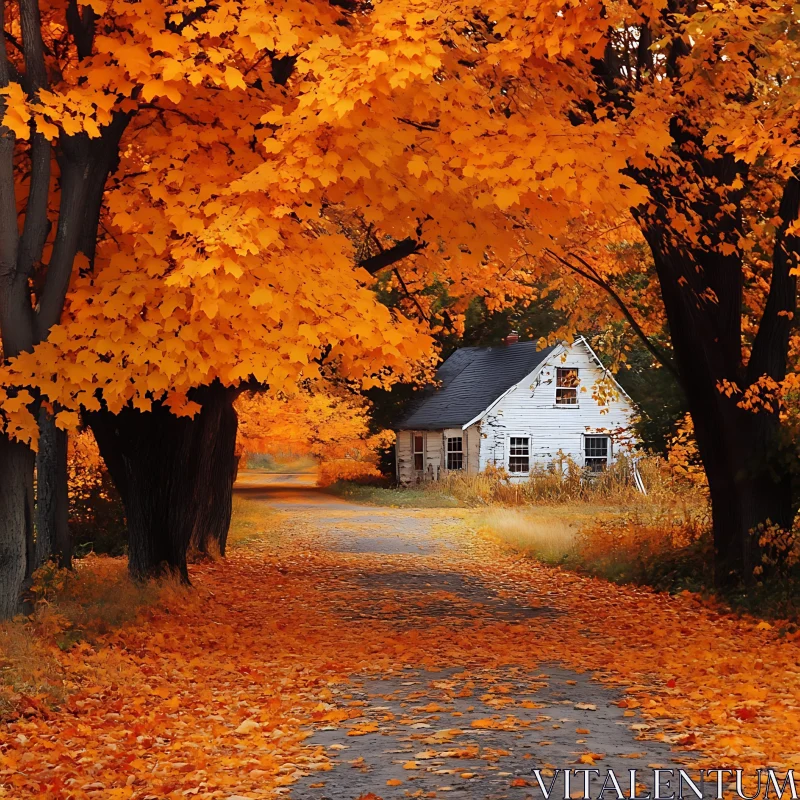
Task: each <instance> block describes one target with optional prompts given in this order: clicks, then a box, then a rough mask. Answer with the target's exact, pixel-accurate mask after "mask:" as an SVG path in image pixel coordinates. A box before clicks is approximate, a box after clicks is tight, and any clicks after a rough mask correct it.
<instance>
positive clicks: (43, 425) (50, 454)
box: [36, 408, 72, 567]
mask: <svg viewBox="0 0 800 800" xmlns="http://www.w3.org/2000/svg"><path fill="white" fill-rule="evenodd" d="M50 558H54V559H55V560H56V561H57V562H58V564H59V566H61V567H70V566H72V546H71V541H70V535H69V493H68V480H67V432H66V431H62V430H61V429H60V428H57V427H56V424H55V418H54V417H53V415H52V414H51V413H50V412H49V411H48V410H47V409H46V408H42V409H40V410H39V450H38V452H37V453H36V566H37V567H38V566H41V565H42V564H44V562H45V561H47V560H48V559H50Z"/></svg>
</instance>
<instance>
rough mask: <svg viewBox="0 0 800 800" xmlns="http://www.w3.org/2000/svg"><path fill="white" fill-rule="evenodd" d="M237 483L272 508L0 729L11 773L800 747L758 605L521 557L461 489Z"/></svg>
mask: <svg viewBox="0 0 800 800" xmlns="http://www.w3.org/2000/svg"><path fill="white" fill-rule="evenodd" d="M244 497H245V498H246V499H245V500H244V501H243V502H245V503H246V504H247V505H248V506H249V512H248V518H249V519H251V520H252V519H254V518H255V519H258V514H254V511H256V510H257V509H259V508H263V509H264V520H265V522H264V529H263V530H250V531H249V532H248V535H247V537H246V542H245V543H244V544H243V545H242V546H240V547H238V548H235V549H234V550H233V551H232V553H231V554H230V557H229V558H228V559H227V561H226V562H224V563H215V564H203V565H198V566H195V567H194V569H193V572H192V577H193V581H194V585H195V589H194V591H193V592H191V593H189V594H183V595H181V594H178V595H175V598H174V599H173V600H172V601H171V602H169V603H168V604H167V605H165V606H160V607H157V608H156V609H155V610H153V611H151V612H149V613H148V614H147V615H146V616H145V617H143V618H141V620H140V621H138V622H136V623H134V624H132V625H128V626H126V627H125V628H123V629H122V630H120V631H117V632H116V633H113V634H110V635H108V636H107V637H106V638H105V639H104V640H103V641H102V642H100V643H98V644H96V645H94V646H92V645H89V644H86V643H83V644H79V645H77V646H75V647H74V648H72V649H71V650H69V651H68V652H66V653H64V654H62V655H60V656H59V657H60V659H61V660H62V663H63V665H64V669H65V672H66V675H67V677H68V680H69V682H70V683H71V684H72V685H71V687H70V688H71V692H70V693H69V694H68V699H67V700H66V701H65V702H64V704H63V705H62V706H61V707H59V708H57V709H54V710H53V709H47V708H46V707H45V706H44V705H43V704H42V703H37V702H36V701H35V698H34V699H32V700H31V702H30V704H29V705H28V706H27V707H26V708H25V709H24V713H23V715H22V716H21V717H20V718H19V719H17V720H14V721H11V722H10V723H8V724H7V725H6V726H5V727H4V728H2V729H0V785H2V786H3V787H4V792H5V795H4V796H7V797H9V798H15V799H16V798H32V797H36V798H56V797H58V798H76V799H77V798H103V799H105V798H112V799H117V800H119V799H120V798H183V797H190V798H191V797H197V798H209V797H220V798H239V799H241V798H259V797H273V796H276V794H286V795H289V796H291V797H292V798H302V799H303V800H304V799H305V798H315V799H317V800H322V798H332V800H340V798H341V799H342V800H349V799H350V798H356V797H358V796H359V795H361V794H366V793H370V792H371V793H373V794H374V795H376V796H378V797H382V798H385V799H386V800H388V798H404V797H409V796H412V797H414V796H416V797H439V796H442V797H444V796H449V793H451V794H453V795H454V796H462V797H470V798H503V797H508V798H520V799H521V798H525V797H528V796H531V797H540V796H541V795H540V793H539V791H538V789H537V788H536V787H535V783H534V778H533V776H532V775H531V770H532V769H533V768H534V767H543V768H544V769H545V770H549V769H553V768H557V767H561V768H566V767H585V766H587V765H590V766H596V767H598V768H600V769H604V768H605V767H608V766H613V767H614V768H615V771H617V773H618V774H621V773H624V774H627V769H629V768H632V767H638V768H644V769H647V768H648V767H649V766H651V765H654V764H655V765H663V766H673V767H674V766H678V765H681V764H686V763H691V764H693V765H694V766H702V765H703V764H705V765H720V764H725V765H733V766H744V767H746V766H778V765H780V766H787V765H788V766H791V765H792V764H796V763H797V762H798V760H800V752H798V751H800V740H798V738H797V735H796V719H797V715H798V711H799V710H800V666H798V661H799V660H800V650H798V642H797V639H796V638H793V637H791V636H784V637H780V636H779V635H778V633H779V632H778V631H777V630H776V629H774V628H769V626H767V625H766V623H757V622H755V621H747V620H741V619H737V618H734V617H733V616H730V615H727V614H725V613H723V612H721V611H720V610H715V609H714V608H711V607H709V606H707V605H703V604H702V603H700V602H699V601H698V600H697V599H696V598H694V597H691V596H681V597H675V598H670V597H667V596H663V595H656V594H653V593H650V592H647V591H644V590H640V589H634V588H620V587H619V586H615V585H611V584H607V583H604V582H601V581H597V580H592V579H585V578H581V577H578V576H576V575H574V574H571V573H567V572H562V571H560V570H557V569H553V568H547V567H543V566H539V565H537V564H536V563H534V562H532V561H529V560H527V559H520V558H519V557H517V556H515V555H514V554H513V553H510V552H508V551H506V550H504V549H502V548H501V547H500V546H499V545H496V544H494V543H492V542H491V541H489V540H487V539H486V538H484V537H482V536H481V535H480V534H478V533H477V532H475V531H474V530H473V526H472V520H473V518H472V516H471V512H468V511H460V510H450V509H447V510H445V509H439V510H424V511H413V510H408V509H370V508H365V507H364V506H353V505H349V504H347V503H345V502H342V501H340V500H337V499H335V498H331V497H329V496H325V495H319V494H317V493H316V492H314V491H312V490H308V489H302V490H301V489H294V490H284V491H282V492H276V491H274V490H271V491H268V492H267V491H261V490H260V489H258V488H257V487H254V486H250V487H249V488H247V489H246V491H245V492H244ZM250 504H254V505H250ZM262 504H263V505H262ZM268 506H271V508H272V509H278V510H279V512H280V513H279V514H275V513H274V510H273V511H272V512H269V510H268ZM255 527H256V528H258V525H256V526H255ZM625 788H626V790H627V787H625ZM574 789H576V790H578V789H580V786H575V787H574ZM595 791H596V790H595Z"/></svg>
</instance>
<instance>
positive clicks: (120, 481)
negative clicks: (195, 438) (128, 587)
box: [86, 403, 193, 582]
mask: <svg viewBox="0 0 800 800" xmlns="http://www.w3.org/2000/svg"><path fill="white" fill-rule="evenodd" d="M86 419H87V421H88V423H89V425H90V426H91V429H92V432H93V433H94V436H95V439H96V440H97V444H98V447H99V448H100V453H101V455H102V456H103V459H104V460H105V462H106V466H107V467H108V471H109V473H110V474H111V477H112V479H113V481H114V483H115V485H116V487H117V489H118V490H119V493H120V496H121V498H122V503H123V505H124V506H125V516H126V520H127V526H128V569H129V571H130V573H131V575H132V576H133V577H134V578H135V579H136V580H146V579H147V578H151V577H155V576H158V575H161V574H164V573H173V574H177V575H179V576H180V577H181V579H182V580H184V581H187V582H188V579H189V576H188V573H187V570H186V548H187V545H188V542H189V535H190V534H191V530H192V529H191V522H188V524H187V516H188V517H190V518H191V516H192V509H191V497H190V492H189V491H188V486H190V485H191V481H190V479H189V473H190V472H191V471H192V465H191V463H190V461H189V451H190V443H191V428H192V426H193V421H192V420H190V419H187V418H178V417H175V416H173V415H172V414H171V413H170V411H169V410H168V409H167V408H166V407H164V406H163V405H162V404H160V403H154V404H153V409H152V411H148V412H142V411H138V410H137V409H134V408H125V409H123V410H122V411H121V412H120V413H119V414H112V413H111V412H109V411H107V410H101V411H93V412H91V413H88V414H87V415H86Z"/></svg>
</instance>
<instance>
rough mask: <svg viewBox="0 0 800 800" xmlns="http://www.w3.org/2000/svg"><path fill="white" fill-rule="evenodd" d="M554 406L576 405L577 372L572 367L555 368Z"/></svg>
mask: <svg viewBox="0 0 800 800" xmlns="http://www.w3.org/2000/svg"><path fill="white" fill-rule="evenodd" d="M556 405H557V406H576V405H578V370H577V369H575V368H574V367H556Z"/></svg>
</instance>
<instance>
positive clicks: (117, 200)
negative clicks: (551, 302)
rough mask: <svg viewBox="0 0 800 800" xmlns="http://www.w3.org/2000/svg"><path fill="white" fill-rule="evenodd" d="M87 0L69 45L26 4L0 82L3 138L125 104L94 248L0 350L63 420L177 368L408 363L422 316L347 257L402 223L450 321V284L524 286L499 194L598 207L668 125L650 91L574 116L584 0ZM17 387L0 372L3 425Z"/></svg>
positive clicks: (606, 208) (177, 390) (53, 23)
mask: <svg viewBox="0 0 800 800" xmlns="http://www.w3.org/2000/svg"><path fill="white" fill-rule="evenodd" d="M90 8H91V9H92V10H93V11H92V12H88V11H87V13H95V14H97V15H98V20H97V24H96V26H95V30H96V36H95V38H94V40H93V43H92V47H91V52H90V53H85V52H84V53H81V52H79V50H78V49H76V46H75V44H74V42H73V41H72V39H70V37H66V36H65V34H64V31H65V19H64V15H63V14H64V12H63V9H62V7H61V6H59V5H53V6H50V5H49V4H43V6H42V13H43V21H42V31H43V35H44V40H45V45H46V46H47V50H46V52H48V53H52V55H48V56H47V58H48V63H47V66H48V70H49V74H51V75H52V80H51V82H50V84H49V86H48V88H47V89H41V90H40V91H38V92H37V93H36V95H35V96H32V97H25V96H24V94H23V92H22V89H21V86H20V84H19V83H15V82H12V83H10V84H9V85H8V86H7V87H5V88H4V89H2V92H3V94H4V95H5V97H6V99H7V103H8V105H7V109H6V111H7V113H6V115H5V124H6V125H7V126H8V129H9V131H10V132H11V133H13V135H14V136H15V137H16V139H17V142H18V143H24V142H25V140H27V139H28V138H29V137H30V136H31V132H32V131H36V132H39V133H40V134H41V135H43V136H45V137H47V138H48V139H51V140H54V139H56V138H58V139H59V140H63V139H64V137H69V136H74V135H78V134H85V135H86V136H87V137H89V139H90V140H92V139H96V138H98V137H100V136H102V135H104V132H105V131H106V130H107V129H108V126H109V125H110V124H111V123H112V121H113V120H114V119H115V115H116V114H122V115H130V118H131V119H130V122H129V124H128V127H127V129H126V131H125V133H124V135H123V138H122V142H121V146H120V154H121V157H120V165H119V169H118V171H117V173H116V176H115V177H114V178H113V179H112V180H111V182H110V184H109V186H108V187H107V189H106V200H105V209H106V211H105V216H104V219H103V226H104V229H105V231H106V232H107V233H105V234H103V236H102V237H101V238H102V241H101V242H100V243H99V247H98V250H97V253H96V256H95V257H94V259H93V260H92V264H91V265H89V264H87V263H86V261H85V260H82V259H81V258H80V257H79V258H78V259H77V261H78V267H79V268H80V271H79V274H76V275H74V277H73V281H72V285H71V291H70V295H69V298H68V301H67V307H66V309H65V313H64V315H63V317H62V322H61V325H60V326H58V327H55V328H53V329H52V331H51V332H50V336H49V338H48V340H47V341H46V342H42V343H40V344H39V345H38V346H37V347H36V348H35V351H34V352H33V353H30V354H29V353H23V354H22V355H21V356H20V357H19V358H17V359H16V360H15V362H14V363H13V364H12V365H10V366H9V367H7V368H6V371H5V372H4V375H3V380H2V384H3V385H4V386H14V385H17V386H19V385H22V386H36V387H39V388H41V390H42V391H43V392H44V394H45V395H46V396H47V397H48V398H49V399H50V400H51V401H53V402H56V403H58V404H59V405H60V406H61V407H62V408H64V409H67V411H64V412H62V417H61V420H60V424H62V425H69V424H70V423H72V422H74V415H73V413H72V412H73V411H74V410H77V409H78V408H80V407H83V408H86V409H92V408H96V407H97V406H98V404H99V402H100V397H102V398H103V399H104V400H105V402H106V403H107V404H108V406H109V408H110V409H111V410H112V411H116V410H119V409H120V408H121V407H122V406H123V405H125V404H126V403H128V402H131V403H133V404H134V405H135V406H136V407H138V408H142V409H146V408H148V407H149V404H150V402H151V401H152V400H154V399H159V398H166V400H167V402H168V404H169V405H170V406H171V407H172V408H173V409H174V410H175V411H176V412H177V413H192V412H193V411H194V410H196V409H195V407H194V405H193V404H192V403H190V402H189V401H188V399H187V393H188V391H189V389H190V388H191V387H193V386H197V385H200V384H204V383H208V382H209V381H211V380H213V379H214V378H219V379H220V380H221V381H222V382H223V383H225V384H236V383H238V382H240V381H242V380H243V379H246V378H248V377H249V376H254V377H255V378H256V379H257V380H259V381H262V382H268V383H269V384H270V386H271V387H272V388H273V390H275V391H282V390H286V389H291V388H292V387H293V386H294V385H295V384H296V383H297V382H298V381H299V380H305V379H315V378H316V377H318V375H319V365H318V361H319V360H320V359H321V358H324V359H325V360H326V362H327V363H329V364H334V365H335V366H336V367H337V368H338V369H339V370H340V371H341V372H342V373H343V374H345V375H346V376H347V377H349V378H352V379H355V380H357V381H360V382H361V383H362V384H363V385H365V386H369V385H375V384H376V383H380V382H383V381H385V380H387V378H388V376H389V373H390V372H391V379H392V380H396V379H402V378H409V377H412V376H413V375H414V373H415V370H416V364H417V363H418V362H419V361H420V359H421V358H422V356H423V354H425V353H427V352H429V351H430V345H431V343H430V339H429V338H427V336H426V335H425V334H424V327H425V326H424V325H423V326H422V330H420V327H419V326H417V325H414V324H411V323H410V322H409V321H407V320H404V319H402V318H399V317H397V316H393V315H392V314H391V313H390V312H389V311H388V310H387V309H386V308H385V307H383V306H381V305H380V304H379V303H378V302H377V301H376V299H375V297H374V295H373V294H372V292H371V291H370V289H371V285H372V283H373V281H374V278H373V277H371V275H370V274H369V271H368V270H365V269H363V268H356V269H354V268H353V267H354V263H361V264H364V265H365V266H367V267H375V265H376V264H377V265H380V263H381V262H380V260H378V261H374V260H373V261H370V260H369V259H370V258H371V257H377V256H381V255H382V251H390V252H391V251H392V249H393V248H394V247H395V246H396V245H397V243H399V242H404V241H406V240H407V239H409V238H413V239H415V240H416V241H417V242H418V244H419V245H420V246H419V248H418V250H419V252H418V253H417V255H416V256H415V259H416V261H415V263H416V264H417V265H418V271H417V272H415V273H414V274H412V275H410V276H409V279H410V285H409V286H408V287H407V288H408V289H409V290H411V291H413V290H414V289H415V288H418V286H419V283H420V281H422V282H423V283H427V282H430V280H431V279H433V277H434V276H435V277H436V279H437V280H445V281H447V283H448V284H449V285H450V287H451V289H452V294H453V295H454V296H455V297H457V298H459V299H460V300H461V301H462V305H461V306H456V307H455V308H454V310H453V316H454V317H455V323H454V324H456V325H457V324H458V314H459V312H460V311H461V310H463V303H465V302H466V300H467V299H468V298H470V297H472V296H475V295H482V296H485V297H487V298H488V300H489V302H491V303H495V304H503V303H506V302H509V301H510V300H512V299H514V298H519V297H522V298H525V297H529V296H530V291H531V290H530V286H529V278H530V274H529V271H526V270H524V269H523V270H518V269H516V268H515V266H514V264H515V260H514V259H515V258H517V257H518V255H519V242H518V236H516V235H512V234H511V231H512V230H518V229H520V226H519V215H520V214H522V215H523V216H524V218H525V220H526V224H525V226H524V227H525V229H526V230H527V231H528V234H527V236H528V239H529V240H530V241H531V242H532V244H533V246H534V247H535V248H536V249H537V250H540V249H541V247H542V246H544V245H545V244H548V243H551V242H553V241H554V239H557V238H558V236H559V235H561V234H562V233H564V232H565V231H566V229H567V228H566V226H567V223H568V222H569V221H570V220H580V221H581V224H583V225H586V224H590V223H591V221H592V220H595V219H607V218H616V217H617V216H618V215H619V214H620V213H621V212H622V211H623V210H624V209H625V208H628V207H631V206H633V205H637V204H639V203H641V202H643V201H644V200H645V199H646V196H647V193H646V191H645V190H644V189H643V188H642V187H640V186H637V185H635V184H634V183H633V182H631V181H630V180H629V179H627V178H626V177H625V176H624V174H623V170H624V168H625V166H626V164H628V163H631V162H633V163H642V161H643V159H645V158H646V156H647V154H653V153H659V152H661V151H663V149H664V147H665V146H666V145H667V144H668V142H669V134H668V132H667V126H666V120H667V114H666V111H665V110H664V109H661V108H659V107H658V105H657V104H650V105H649V106H648V107H647V108H646V109H643V111H642V113H636V114H634V115H632V116H631V117H630V118H624V119H623V118H620V119H618V120H614V119H607V118H604V119H600V120H598V121H597V122H596V124H594V125H587V126H585V127H578V128H576V127H575V126H574V124H573V122H572V121H571V118H570V113H571V109H572V108H573V106H574V103H575V101H576V97H577V94H576V92H578V91H584V90H585V91H589V89H588V83H587V70H588V68H589V63H590V62H589V61H588V60H587V58H588V57H589V56H591V55H592V54H593V53H595V52H599V51H600V50H602V47H603V45H604V41H605V35H606V34H605V32H606V30H607V27H608V24H609V23H608V21H607V20H605V19H602V18H603V17H604V12H603V10H602V7H601V4H599V3H590V4H581V5H579V6H576V7H572V8H570V9H567V10H566V11H565V12H564V13H560V12H559V13H555V12H556V11H557V10H558V9H557V8H556V6H555V5H553V7H552V8H548V6H547V4H545V5H544V6H542V7H541V8H540V9H538V10H532V11H531V12H530V13H528V12H526V14H524V15H523V17H525V19H524V25H522V26H520V22H521V21H522V20H521V18H520V19H518V18H517V7H516V5H515V4H510V5H509V6H508V7H507V8H498V9H497V19H498V22H497V23H494V22H493V23H491V24H490V23H488V22H487V21H475V19H474V14H473V10H472V7H471V6H469V7H467V6H466V5H464V6H462V5H461V4H459V3H445V4H443V5H441V6H440V5H432V4H431V3H430V2H421V0H412V1H411V2H404V3H402V4H401V5H397V4H387V3H378V4H376V5H375V6H374V7H372V8H371V9H370V10H369V13H360V11H361V9H360V8H359V7H358V6H357V4H354V5H353V7H350V6H349V5H348V4H337V5H336V6H334V5H330V4H327V3H322V2H298V1H297V0H277V1H276V2H272V3H270V4H269V5H268V7H267V8H265V6H264V4H263V3H262V2H255V0H249V1H245V2H238V3H232V2H223V3H215V4H210V5H208V6H205V5H197V4H196V3H191V4H185V3H180V2H179V3H172V2H166V0H145V2H142V3H137V4H135V5H133V6H131V5H130V4H129V3H127V2H124V1H123V0H104V2H99V0H98V2H94V3H92V4H91V6H90ZM364 10H365V11H366V9H364ZM550 12H552V13H550ZM10 13H11V14H13V13H14V12H13V10H12V11H10ZM636 13H637V14H638V13H640V12H636ZM8 26H9V28H10V30H11V31H12V33H15V32H16V33H18V32H19V20H18V19H14V18H11V19H10V20H9V21H8ZM56 45H58V46H56ZM579 54H580V56H581V57H580V58H576V57H577V56H578V55H579ZM11 57H12V58H15V57H16V56H15V55H14V53H12V54H11ZM21 67H22V65H21V64H20V68H21ZM511 81H513V82H514V86H515V88H514V94H513V97H511V96H508V95H507V92H506V90H505V89H504V85H505V83H506V82H511ZM509 85H511V84H510V83H509ZM570 86H571V87H572V88H567V87H570ZM512 110H513V113H512ZM21 152H23V153H24V147H23V148H22V151H21ZM22 162H24V158H23V159H22ZM22 162H21V163H22ZM23 176H24V170H23V169H21V170H20V181H21V182H22V183H23V184H24V177H23ZM57 188H58V187H55V189H54V191H55V192H56V194H57ZM23 189H24V186H23ZM23 194H24V192H23ZM56 199H57V198H56V197H55V196H54V198H53V202H54V203H55V202H56ZM426 244H427V246H425V245H426ZM373 271H374V270H373ZM420 276H425V277H420ZM398 280H400V278H399V273H398ZM418 305H420V307H421V308H422V311H423V313H424V312H425V309H424V300H422V301H420V302H419V303H418ZM54 365H58V369H57V370H54V368H53V367H54ZM29 399H30V398H29V395H27V393H25V392H21V393H17V394H14V395H13V396H7V394H6V391H5V390H0V402H2V404H3V408H4V410H5V412H6V414H7V415H9V416H10V417H11V420H12V422H11V429H12V431H16V434H17V435H19V436H20V437H21V438H24V439H34V438H35V435H36V434H35V426H34V424H33V420H32V418H31V417H30V416H29V415H27V416H26V413H25V408H26V405H27V401H28V400H29Z"/></svg>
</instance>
